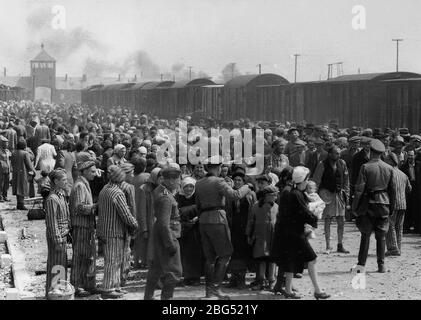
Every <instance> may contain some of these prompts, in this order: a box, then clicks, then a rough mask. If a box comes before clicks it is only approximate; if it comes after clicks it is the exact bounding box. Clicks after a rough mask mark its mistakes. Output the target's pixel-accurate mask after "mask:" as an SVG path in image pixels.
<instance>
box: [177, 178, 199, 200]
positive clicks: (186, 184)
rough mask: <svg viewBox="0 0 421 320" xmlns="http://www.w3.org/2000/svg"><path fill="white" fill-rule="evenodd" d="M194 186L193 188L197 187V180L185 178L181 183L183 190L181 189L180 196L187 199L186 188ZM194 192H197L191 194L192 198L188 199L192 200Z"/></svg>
mask: <svg viewBox="0 0 421 320" xmlns="http://www.w3.org/2000/svg"><path fill="white" fill-rule="evenodd" d="M190 184H191V185H193V187H194V186H195V185H196V179H194V178H192V177H185V178H184V179H183V181H181V189H180V192H179V193H180V194H181V195H182V196H185V197H186V198H187V196H186V194H185V192H184V187H186V186H188V185H190ZM194 191H195V190H193V193H192V194H191V196H189V197H188V198H191V197H192V196H193V195H194Z"/></svg>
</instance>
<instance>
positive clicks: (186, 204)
mask: <svg viewBox="0 0 421 320" xmlns="http://www.w3.org/2000/svg"><path fill="white" fill-rule="evenodd" d="M195 185H196V180H195V179H193V178H191V177H186V178H184V179H183V181H182V182H181V189H180V192H179V193H177V194H176V196H175V199H176V200H177V203H178V209H179V212H180V218H181V238H180V252H181V264H182V266H183V277H184V284H185V285H187V286H190V285H200V277H201V276H202V274H203V266H204V258H203V253H202V243H201V241H200V231H199V212H198V210H197V206H196V201H195V197H194V188H195ZM192 257H194V259H192Z"/></svg>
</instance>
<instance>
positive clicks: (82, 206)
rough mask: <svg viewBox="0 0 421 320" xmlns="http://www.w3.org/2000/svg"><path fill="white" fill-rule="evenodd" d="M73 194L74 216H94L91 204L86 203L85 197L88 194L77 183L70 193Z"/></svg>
mask: <svg viewBox="0 0 421 320" xmlns="http://www.w3.org/2000/svg"><path fill="white" fill-rule="evenodd" d="M72 192H73V193H74V194H73V196H72V199H73V201H74V207H75V208H76V214H78V215H91V214H94V210H92V209H93V208H94V205H93V204H88V203H86V201H85V199H86V197H85V195H86V193H87V192H88V191H87V190H86V189H85V188H83V187H82V185H80V184H79V183H78V184H76V185H75V186H74V188H73V191H72Z"/></svg>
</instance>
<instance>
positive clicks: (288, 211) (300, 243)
mask: <svg viewBox="0 0 421 320" xmlns="http://www.w3.org/2000/svg"><path fill="white" fill-rule="evenodd" d="M309 175H310V170H309V169H308V168H305V167H301V166H298V167H295V168H294V171H293V173H292V182H293V183H294V185H293V186H292V187H289V188H285V189H284V190H283V191H282V193H281V195H280V199H279V215H278V219H279V225H278V226H279V234H278V237H277V238H276V239H275V241H277V242H278V243H277V245H278V252H277V253H278V257H279V265H280V268H282V271H284V272H285V277H286V280H285V290H283V289H281V290H280V291H281V293H282V294H283V295H284V296H285V297H286V298H290V299H300V298H301V297H300V296H299V295H298V294H297V293H295V292H293V290H292V279H293V276H294V273H302V272H303V270H304V266H305V264H308V273H309V275H310V279H311V281H312V283H313V286H314V297H315V298H316V299H327V298H329V297H330V295H328V294H326V293H325V292H322V291H321V290H320V288H319V284H318V280H317V271H316V258H317V255H316V253H315V252H314V250H313V248H312V247H311V245H310V243H309V242H308V238H307V237H306V235H305V232H304V224H306V223H307V224H309V225H311V226H313V227H315V228H316V227H317V217H316V216H315V215H314V214H313V213H312V212H311V211H310V210H309V209H308V202H307V200H306V198H305V196H304V191H305V189H306V187H307V182H308V179H309Z"/></svg>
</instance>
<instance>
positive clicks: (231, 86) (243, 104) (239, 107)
mask: <svg viewBox="0 0 421 320" xmlns="http://www.w3.org/2000/svg"><path fill="white" fill-rule="evenodd" d="M287 83H289V82H288V81H287V80H286V79H285V78H283V77H281V76H280V75H277V74H272V73H267V74H258V75H245V76H239V77H236V78H234V79H232V80H230V81H228V82H227V83H226V84H225V88H224V95H223V110H224V111H223V114H224V116H223V119H224V120H236V119H240V118H250V119H260V118H261V114H260V111H259V106H258V104H259V103H258V93H257V91H258V89H257V87H258V86H262V85H280V84H287Z"/></svg>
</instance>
